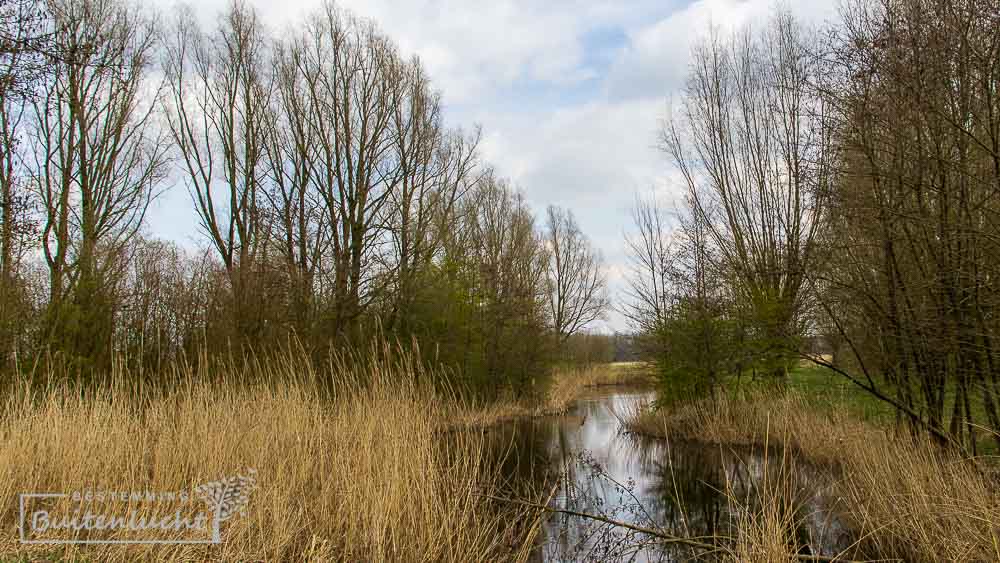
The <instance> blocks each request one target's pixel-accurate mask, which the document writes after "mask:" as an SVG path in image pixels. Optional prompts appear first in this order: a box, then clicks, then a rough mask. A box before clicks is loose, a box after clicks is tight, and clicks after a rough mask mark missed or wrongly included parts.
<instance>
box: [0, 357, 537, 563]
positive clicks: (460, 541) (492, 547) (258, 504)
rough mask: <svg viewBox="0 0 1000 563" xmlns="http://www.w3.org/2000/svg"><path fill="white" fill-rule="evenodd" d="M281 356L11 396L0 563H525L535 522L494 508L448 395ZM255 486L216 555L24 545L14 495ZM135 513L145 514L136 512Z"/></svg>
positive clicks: (399, 377)
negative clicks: (39, 562)
mask: <svg viewBox="0 0 1000 563" xmlns="http://www.w3.org/2000/svg"><path fill="white" fill-rule="evenodd" d="M384 352H385V353H379V354H376V355H375V356H374V357H370V358H368V359H367V360H366V361H365V362H350V361H341V360H334V361H331V363H330V365H329V366H328V367H327V368H325V369H324V370H323V371H322V372H320V371H317V370H315V369H314V368H313V367H312V365H311V364H310V363H309V362H307V361H304V360H301V359H298V358H296V357H294V355H288V356H286V357H283V358H279V359H277V360H272V361H248V362H228V363H226V364H225V365H216V366H214V367H213V368H205V369H193V368H190V367H185V366H175V368H174V370H173V375H172V381H171V383H170V384H169V385H165V386H164V385H159V384H153V383H145V382H144V381H145V380H144V379H143V378H142V377H141V376H138V375H136V374H129V373H126V372H124V371H123V370H117V371H116V373H113V374H111V375H110V376H109V377H108V381H106V382H103V383H102V384H101V385H87V386H84V385H82V384H73V383H59V384H54V383H51V382H49V383H44V382H38V381H37V378H36V381H34V382H31V381H28V380H23V381H19V382H16V383H15V384H14V385H13V386H12V389H10V390H9V392H8V394H7V399H6V401H5V403H6V404H4V405H3V406H4V409H3V414H2V415H0V417H2V418H0V498H2V499H4V503H3V504H2V505H0V522H2V529H3V530H4V532H3V536H2V537H0V558H12V559H17V558H25V559H30V560H35V559H40V558H43V557H44V558H50V557H51V558H54V559H57V560H59V559H62V560H96V561H112V562H115V561H134V560H157V561H191V560H211V561H237V560H243V561H248V560H249V561H332V560H341V561H497V560H511V561H524V560H526V559H527V558H528V557H529V555H530V551H531V548H532V544H533V541H534V538H535V535H536V534H537V531H538V526H539V522H540V518H541V514H540V513H538V512H537V511H533V510H529V509H524V508H518V507H517V506H516V505H502V504H498V503H496V502H494V501H491V500H489V497H490V496H503V494H502V493H501V492H500V491H501V489H502V488H503V486H504V483H503V481H502V478H501V477H500V476H499V475H498V473H497V472H496V471H495V470H494V469H491V467H490V466H489V464H487V463H485V458H486V456H487V452H486V449H485V448H486V446H485V443H484V440H483V437H482V435H481V434H479V433H473V432H465V433H443V432H440V429H441V427H442V426H444V425H446V423H447V420H446V418H447V417H448V416H449V414H450V413H452V412H454V405H453V404H454V402H455V398H454V396H453V394H450V393H448V392H442V391H440V390H439V389H436V388H435V386H434V385H432V384H431V383H430V380H431V377H430V374H428V373H427V372H425V370H423V368H421V367H420V366H419V364H418V363H417V362H415V361H413V360H412V358H409V357H407V356H406V355H405V354H392V353H389V352H388V351H384ZM249 468H253V469H255V471H256V479H257V487H256V489H254V490H253V492H252V493H251V495H250V499H249V503H248V504H247V510H246V514H245V515H244V516H239V517H235V518H233V519H231V520H230V521H227V522H226V523H225V528H224V536H225V541H224V542H223V543H221V544H219V545H208V546H206V545H161V546H151V545H129V546H122V545H86V546H84V545H65V546H55V547H53V546H49V545H40V546H25V545H22V544H20V543H19V542H18V539H17V535H18V529H17V525H18V524H17V520H18V505H17V498H18V494H19V493H22V492H38V491H51V492H68V491H80V490H98V491H100V490H111V491H121V490H128V491H134V490H138V491H149V490H153V491H173V490H181V489H184V488H189V487H191V486H192V485H194V484H198V483H202V482H206V481H212V480H215V479H218V478H220V477H225V476H229V475H236V474H245V473H246V472H247V470H248V469H249ZM137 508H138V509H139V510H146V508H143V507H142V506H141V505H137Z"/></svg>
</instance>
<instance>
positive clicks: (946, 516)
mask: <svg viewBox="0 0 1000 563" xmlns="http://www.w3.org/2000/svg"><path fill="white" fill-rule="evenodd" d="M621 417H622V419H623V421H624V422H625V424H626V425H627V426H628V428H629V429H630V430H631V431H633V432H636V433H639V434H643V435H649V436H654V437H661V438H672V439H683V440H694V441H700V442H705V443H711V444H724V445H737V446H753V447H758V446H764V445H765V444H767V443H770V444H771V445H773V446H777V447H781V448H783V449H784V451H786V452H787V453H788V454H789V455H792V456H794V457H796V458H797V459H802V460H803V461H806V462H808V463H810V464H811V465H812V466H814V467H816V468H821V469H823V470H824V471H826V472H827V473H828V474H829V475H830V477H831V479H832V483H833V490H834V491H835V494H836V496H837V497H838V502H837V507H836V509H837V511H838V512H839V513H840V516H841V518H842V519H843V521H845V522H846V523H847V524H849V525H850V526H851V527H852V528H853V529H854V532H855V534H856V536H857V537H859V538H860V541H859V544H858V546H857V547H858V549H857V551H858V553H861V554H865V555H867V556H869V557H878V558H888V559H896V560H900V559H901V560H906V561H927V562H934V561H1000V489H998V487H997V482H996V477H995V476H991V475H990V473H989V471H987V470H986V468H985V467H984V466H983V465H981V462H979V461H975V460H966V459H962V458H960V457H958V456H957V455H955V454H953V453H951V452H947V451H944V450H942V449H941V448H939V447H937V446H935V445H933V444H931V443H929V441H926V440H920V439H913V438H912V437H911V436H909V435H908V434H907V435H905V436H903V435H899V436H897V435H895V434H893V433H892V432H890V431H888V430H887V429H883V428H880V427H876V426H873V425H871V424H867V423H864V422H862V421H859V420H857V419H855V418H853V417H851V416H850V415H848V414H846V413H844V412H842V411H839V410H836V409H834V410H832V411H828V410H826V411H820V410H817V409H815V408H812V406H811V405H810V404H809V403H808V402H807V401H806V400H804V399H803V398H802V397H800V396H798V395H796V394H794V393H789V394H785V395H783V396H777V397H775V396H768V395H758V396H751V397H745V398H733V397H729V396H720V397H718V398H717V399H715V400H703V401H698V402H695V403H691V404H687V405H683V406H679V407H677V408H674V409H671V410H666V409H660V410H656V409H653V408H651V407H646V408H638V409H636V410H634V411H631V412H627V413H621ZM773 498H774V499H781V498H787V495H777V494H776V495H774V496H773ZM776 502H778V501H777V500H775V503H776ZM771 504H774V503H771ZM763 506H764V508H763V510H758V511H757V512H756V513H754V514H748V515H747V521H746V522H745V523H744V524H745V525H743V526H741V529H742V530H743V531H744V534H743V535H742V536H741V543H738V546H739V551H738V554H737V555H738V556H736V557H734V559H736V560H740V559H741V558H742V557H744V556H746V557H749V555H751V554H755V555H754V557H751V558H750V559H753V560H768V561H778V560H788V559H789V557H792V558H794V554H793V553H789V552H788V547H787V546H789V545H791V544H790V543H789V542H787V541H785V540H778V539H775V538H781V537H782V534H784V536H787V535H788V530H789V529H790V527H789V526H788V520H787V518H788V516H787V515H788V514H791V513H792V512H790V511H789V510H788V507H786V506H780V505H774V506H770V507H768V503H767V502H765V503H763ZM781 530H785V532H783V533H782V532H781ZM781 545H784V546H786V548H785V552H784V554H782V553H781V550H780V549H779V547H780V546H781ZM776 549H777V551H776ZM747 560H749V559H747Z"/></svg>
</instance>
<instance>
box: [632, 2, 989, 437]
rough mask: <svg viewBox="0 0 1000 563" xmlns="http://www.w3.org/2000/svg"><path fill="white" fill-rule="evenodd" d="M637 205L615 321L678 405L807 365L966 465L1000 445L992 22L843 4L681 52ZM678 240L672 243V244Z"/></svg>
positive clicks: (975, 7) (985, 12)
mask: <svg viewBox="0 0 1000 563" xmlns="http://www.w3.org/2000/svg"><path fill="white" fill-rule="evenodd" d="M665 123H666V124H665V126H664V128H663V136H662V141H663V149H664V151H665V153H666V154H667V155H668V156H669V157H670V160H671V162H672V163H673V164H674V165H675V166H676V167H677V169H679V170H680V172H681V174H682V177H683V180H684V185H685V187H686V199H685V203H684V204H683V205H682V206H681V209H679V210H678V212H677V214H676V215H674V214H672V213H670V212H667V211H666V210H664V209H662V208H660V207H658V206H657V205H656V204H655V203H654V202H639V203H638V204H637V206H636V209H635V213H634V217H635V223H636V229H635V233H634V235H633V236H632V237H631V238H630V239H629V249H630V254H631V256H632V258H633V266H634V268H633V275H632V278H631V292H632V294H633V296H634V297H635V299H634V306H633V307H632V308H631V310H630V316H631V317H632V318H633V320H634V321H635V323H636V324H637V325H638V326H640V327H642V328H643V329H644V332H645V334H646V336H647V343H648V344H649V346H650V347H651V348H652V349H653V350H654V351H655V353H657V354H659V355H660V357H661V359H662V362H661V363H662V365H663V366H664V370H665V381H667V382H668V383H669V385H671V386H673V388H674V389H675V390H678V391H680V392H687V393H695V394H699V393H709V392H711V391H712V389H714V388H715V387H717V386H718V385H720V384H721V382H722V379H723V378H724V377H733V376H736V377H739V376H746V375H750V376H751V377H752V376H753V375H754V374H756V375H757V376H760V377H764V378H769V379H770V380H772V381H775V382H778V383H779V384H780V382H781V381H783V380H784V378H785V375H786V374H787V373H788V371H789V370H790V369H791V368H792V367H794V366H795V364H796V363H798V362H800V361H802V358H803V357H804V356H807V357H810V358H812V359H813V360H815V362H816V363H819V364H821V365H825V366H827V367H829V368H832V369H833V370H834V371H836V372H839V374H840V375H841V376H844V377H847V378H849V379H851V380H852V381H853V382H854V383H855V384H857V385H858V386H860V387H862V388H864V389H865V390H866V391H867V392H869V393H871V394H873V395H874V396H876V397H878V398H880V399H882V400H883V401H885V402H886V403H889V404H891V405H892V407H893V408H894V409H895V411H896V412H897V413H898V417H899V419H900V421H902V422H905V423H906V424H908V425H909V426H910V427H911V428H913V429H914V431H918V432H926V433H929V434H930V435H932V436H933V437H935V438H936V439H938V440H939V441H941V442H942V443H951V444H954V445H957V446H959V447H961V448H963V449H964V450H965V451H968V452H970V453H976V451H977V447H978V445H979V443H980V441H981V439H989V437H990V436H992V439H996V440H997V441H998V443H1000V434H998V433H997V431H998V430H1000V403H998V401H1000V342H998V337H1000V315H998V312H1000V300H998V297H1000V294H998V289H997V287H998V285H997V279H998V278H1000V221H998V214H1000V12H998V11H997V7H996V3H995V2H993V1H992V0H960V1H957V2H956V1H950V0H949V1H946V0H879V1H876V2H870V1H861V0H857V1H852V2H848V3H847V4H845V6H844V7H843V8H842V9H841V16H840V19H839V21H837V22H835V23H833V24H830V25H828V26H827V27H826V28H824V29H807V28H805V27H803V26H802V25H800V24H799V23H797V22H795V21H794V20H793V18H791V17H790V16H788V15H787V14H779V15H777V16H775V17H774V18H772V20H771V21H770V23H769V24H768V25H767V26H765V27H763V28H762V29H756V30H750V29H745V30H742V31H740V32H738V33H735V34H732V35H729V36H725V35H722V34H720V33H714V34H713V35H712V36H711V37H710V38H709V39H708V40H706V41H705V42H703V43H702V44H701V45H700V46H699V47H698V48H697V49H696V50H695V52H694V61H693V64H692V66H691V71H690V75H689V78H688V82H687V87H686V90H685V94H684V97H683V99H682V101H681V103H680V104H678V105H677V106H676V107H674V108H673V110H672V113H671V115H670V116H669V118H668V119H667V120H666V122H665ZM675 227H676V228H675Z"/></svg>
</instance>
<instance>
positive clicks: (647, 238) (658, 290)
mask: <svg viewBox="0 0 1000 563" xmlns="http://www.w3.org/2000/svg"><path fill="white" fill-rule="evenodd" d="M632 221H633V224H634V225H635V228H636V230H637V231H638V232H636V233H634V234H632V235H628V236H626V237H625V249H626V254H627V259H628V274H627V284H628V287H627V289H626V298H627V300H626V302H625V303H624V304H623V309H622V313H623V314H624V315H625V317H626V318H627V319H628V320H629V322H630V323H631V324H632V326H633V327H634V328H635V329H636V330H637V331H638V332H640V333H644V334H655V333H656V332H657V331H658V330H659V329H660V327H662V326H663V323H664V322H665V321H666V314H667V309H668V307H669V299H670V294H671V279H670V278H671V272H672V269H673V260H674V251H673V248H672V246H673V245H672V239H671V234H672V233H671V229H672V225H671V222H670V220H669V217H668V216H667V213H666V211H664V210H663V208H662V207H660V206H658V205H657V203H656V202H655V201H653V200H643V199H639V198H637V199H636V202H635V205H634V206H633V207H632Z"/></svg>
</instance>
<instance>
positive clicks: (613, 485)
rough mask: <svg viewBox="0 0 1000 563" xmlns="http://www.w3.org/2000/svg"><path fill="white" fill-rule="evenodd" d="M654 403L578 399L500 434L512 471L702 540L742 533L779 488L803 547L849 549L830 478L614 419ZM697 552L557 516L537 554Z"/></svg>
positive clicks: (583, 504) (646, 557) (608, 512)
mask: <svg viewBox="0 0 1000 563" xmlns="http://www.w3.org/2000/svg"><path fill="white" fill-rule="evenodd" d="M653 398H654V396H653V394H651V393H648V392H628V393H621V392H619V393H610V394H608V393H605V394H604V395H595V396H593V397H590V398H586V399H583V400H580V401H579V402H578V404H577V406H576V409H575V410H574V411H573V412H572V413H571V414H570V415H567V416H561V417H550V418H544V419H536V420H533V421H527V422H523V423H519V424H516V425H511V426H509V427H505V428H502V429H497V430H495V431H494V432H493V436H492V439H493V443H494V445H495V446H494V447H495V448H496V450H497V452H498V458H502V459H503V471H504V474H505V475H507V476H508V478H509V479H510V482H511V483H512V484H513V485H515V486H525V487H530V486H535V487H537V486H539V485H540V484H542V483H551V482H553V481H555V480H556V479H555V477H559V486H558V488H557V490H556V494H555V496H554V497H553V499H552V505H553V506H554V507H557V508H561V509H568V510H574V511H579V512H586V513H588V514H598V515H601V516H603V517H605V518H607V519H611V520H616V521H621V522H627V523H629V524H633V525H635V526H639V527H646V528H654V529H664V530H667V531H669V532H671V533H673V534H676V535H682V536H685V537H703V538H710V537H712V536H716V535H719V536H728V537H732V536H734V535H735V533H736V527H737V525H738V523H739V520H740V517H741V514H746V513H747V511H748V512H749V513H752V512H753V510H754V507H755V506H757V505H758V503H759V502H760V495H761V494H762V493H761V491H762V490H767V491H772V490H775V489H777V490H778V491H779V494H781V495H783V498H782V500H784V501H788V502H792V503H794V505H795V506H796V507H798V513H797V514H796V515H795V518H796V520H795V521H796V522H797V523H798V524H799V525H798V528H799V529H798V535H799V537H798V543H797V545H798V546H799V548H800V549H802V550H808V551H809V552H811V553H821V554H824V555H834V554H836V553H839V552H840V551H841V550H843V549H844V548H845V547H846V546H847V545H849V544H850V539H851V538H850V537H849V534H848V533H846V531H845V530H844V529H843V528H842V527H841V526H840V524H839V523H838V522H837V521H836V519H835V518H833V517H832V507H831V505H830V502H829V500H828V495H827V488H828V482H827V479H826V478H824V477H823V476H822V475H820V474H819V473H818V472H815V471H812V470H811V469H810V468H808V467H803V466H796V464H794V463H793V462H791V461H789V460H782V456H781V454H780V452H775V451H771V452H751V451H742V452H740V451H733V450H730V449H726V448H719V447H707V446H704V445H696V444H678V443H672V444H671V443H667V442H666V441H663V440H651V439H644V438H640V437H637V436H635V435H630V434H627V433H624V432H623V431H622V428H621V424H620V423H619V421H618V419H617V418H616V417H615V415H614V413H615V412H619V413H620V412H626V411H627V409H628V408H630V407H632V406H634V405H635V404H636V403H639V402H645V401H650V400H652V399H653ZM763 484H767V486H762V485H763ZM775 484H781V486H780V487H775ZM785 497H787V498H785ZM708 541H710V540H708ZM698 554H699V552H695V551H692V550H691V549H690V548H683V547H678V546H676V545H673V546H666V545H663V544H662V543H661V542H657V541H655V538H651V537H649V536H646V535H644V534H641V533H636V532H632V531H629V530H627V529H624V528H621V527H617V526H611V525H607V524H606V523H603V522H597V521H588V520H585V519H582V518H579V517H576V516H570V515H565V514H554V515H552V517H551V518H549V520H548V521H547V523H546V525H545V527H544V529H543V540H542V543H541V545H540V547H539V550H538V554H537V558H538V560H539V561H612V560H617V561H637V562H644V561H676V560H688V559H690V558H691V557H692V556H695V555H698ZM700 554H701V555H704V553H703V552H701V553H700Z"/></svg>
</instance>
